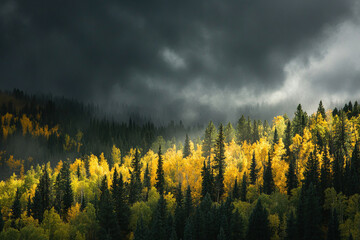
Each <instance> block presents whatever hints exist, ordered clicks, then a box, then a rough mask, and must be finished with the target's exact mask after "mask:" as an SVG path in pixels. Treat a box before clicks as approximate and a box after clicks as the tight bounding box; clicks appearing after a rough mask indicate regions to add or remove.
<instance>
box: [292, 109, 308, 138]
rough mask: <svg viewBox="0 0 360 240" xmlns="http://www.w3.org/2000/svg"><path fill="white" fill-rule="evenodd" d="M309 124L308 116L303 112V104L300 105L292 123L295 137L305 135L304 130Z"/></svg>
mask: <svg viewBox="0 0 360 240" xmlns="http://www.w3.org/2000/svg"><path fill="white" fill-rule="evenodd" d="M306 124H307V114H306V113H305V112H304V111H303V110H302V107H301V104H299V105H298V107H297V109H296V112H295V116H294V119H293V122H292V127H293V134H292V135H293V136H295V135H296V134H299V135H300V136H302V135H303V133H304V128H305V126H306Z"/></svg>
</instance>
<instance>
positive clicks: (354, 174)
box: [347, 142, 360, 195]
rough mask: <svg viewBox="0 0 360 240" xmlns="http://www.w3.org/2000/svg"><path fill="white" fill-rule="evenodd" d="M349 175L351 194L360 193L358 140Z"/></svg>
mask: <svg viewBox="0 0 360 240" xmlns="http://www.w3.org/2000/svg"><path fill="white" fill-rule="evenodd" d="M347 177H348V178H349V181H348V185H347V186H348V187H349V191H348V192H349V195H353V194H356V193H360V186H359V182H360V157H359V146H358V142H356V143H355V147H354V150H353V152H352V156H351V164H350V173H349V174H348V176H347Z"/></svg>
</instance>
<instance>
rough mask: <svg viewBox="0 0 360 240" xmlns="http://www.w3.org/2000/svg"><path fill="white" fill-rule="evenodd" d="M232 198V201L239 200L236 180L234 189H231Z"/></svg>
mask: <svg viewBox="0 0 360 240" xmlns="http://www.w3.org/2000/svg"><path fill="white" fill-rule="evenodd" d="M232 197H233V198H234V199H239V198H240V189H239V186H238V183H237V178H236V179H235V183H234V187H233V190H232Z"/></svg>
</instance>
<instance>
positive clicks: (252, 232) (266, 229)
mask: <svg viewBox="0 0 360 240" xmlns="http://www.w3.org/2000/svg"><path fill="white" fill-rule="evenodd" d="M268 217H269V214H268V211H267V210H266V209H265V208H264V207H263V206H262V204H261V200H260V199H258V201H257V203H256V206H255V208H254V210H253V211H252V212H251V215H250V218H249V227H248V230H247V235H246V236H247V237H246V239H247V240H269V239H270V237H271V231H270V225H269V219H268Z"/></svg>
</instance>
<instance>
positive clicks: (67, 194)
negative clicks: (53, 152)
mask: <svg viewBox="0 0 360 240" xmlns="http://www.w3.org/2000/svg"><path fill="white" fill-rule="evenodd" d="M60 172H61V174H62V177H63V180H64V186H63V187H64V188H63V194H64V195H63V196H64V198H63V200H64V207H63V212H64V215H65V216H66V215H67V212H68V210H69V209H70V207H71V205H72V203H73V191H72V188H71V178H70V166H69V163H68V162H67V161H66V162H65V163H64V165H63V167H62V169H61V171H60Z"/></svg>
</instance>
